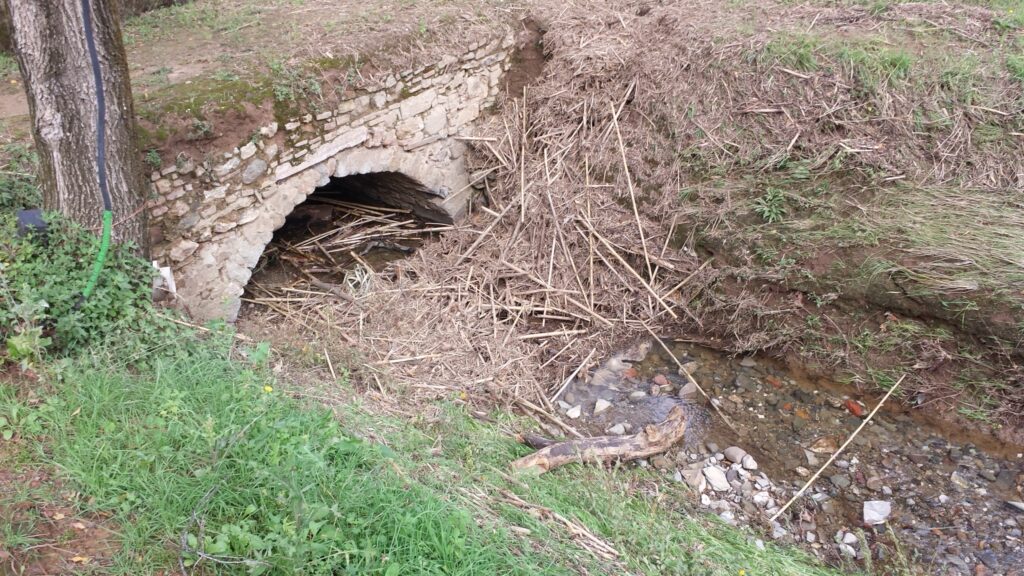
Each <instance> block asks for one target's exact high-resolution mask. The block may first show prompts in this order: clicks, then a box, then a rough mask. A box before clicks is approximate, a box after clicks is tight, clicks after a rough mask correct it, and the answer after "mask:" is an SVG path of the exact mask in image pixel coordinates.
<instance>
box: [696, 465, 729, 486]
mask: <svg viewBox="0 0 1024 576" xmlns="http://www.w3.org/2000/svg"><path fill="white" fill-rule="evenodd" d="M703 473H704V477H705V478H707V480H708V484H710V485H711V488H712V489H713V490H714V491H715V492H725V491H727V490H729V488H730V486H729V480H728V479H726V477H725V471H723V470H722V469H721V468H719V467H718V466H708V467H707V468H705V469H704V470H703Z"/></svg>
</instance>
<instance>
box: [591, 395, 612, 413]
mask: <svg viewBox="0 0 1024 576" xmlns="http://www.w3.org/2000/svg"><path fill="white" fill-rule="evenodd" d="M611 407H612V403H611V402H609V401H607V400H605V399H604V398H598V399H597V402H595V403H594V416H597V415H598V414H600V413H601V412H604V411H605V410H607V409H609V408H611Z"/></svg>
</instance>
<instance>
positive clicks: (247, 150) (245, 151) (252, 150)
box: [238, 142, 256, 160]
mask: <svg viewBox="0 0 1024 576" xmlns="http://www.w3.org/2000/svg"><path fill="white" fill-rule="evenodd" d="M238 153H239V155H241V156H242V160H248V159H249V158H252V157H253V156H255V155H256V143H255V142H249V143H248V144H246V145H245V146H242V148H241V149H240V150H239V151H238Z"/></svg>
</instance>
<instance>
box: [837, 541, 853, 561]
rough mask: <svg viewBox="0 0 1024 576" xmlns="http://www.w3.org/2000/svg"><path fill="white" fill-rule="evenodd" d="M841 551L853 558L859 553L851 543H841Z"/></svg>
mask: <svg viewBox="0 0 1024 576" xmlns="http://www.w3.org/2000/svg"><path fill="white" fill-rule="evenodd" d="M839 551H840V552H842V553H843V556H848V557H850V558H853V557H854V556H856V555H857V551H856V550H854V549H853V547H852V546H850V545H849V544H840V545H839Z"/></svg>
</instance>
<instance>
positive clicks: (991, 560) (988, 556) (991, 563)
mask: <svg viewBox="0 0 1024 576" xmlns="http://www.w3.org/2000/svg"><path fill="white" fill-rule="evenodd" d="M976 556H977V557H978V560H981V563H982V564H984V565H985V566H987V567H988V568H990V569H992V570H998V569H999V560H998V559H996V555H995V554H993V553H992V552H991V551H990V550H985V551H984V552H978V553H977V554H976Z"/></svg>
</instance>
